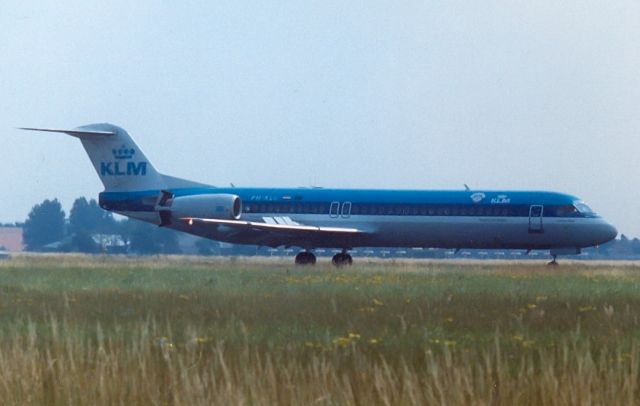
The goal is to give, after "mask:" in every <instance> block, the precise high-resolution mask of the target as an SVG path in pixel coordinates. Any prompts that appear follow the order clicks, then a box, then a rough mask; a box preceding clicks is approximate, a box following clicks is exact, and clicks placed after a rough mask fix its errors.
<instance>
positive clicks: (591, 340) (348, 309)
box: [0, 256, 640, 405]
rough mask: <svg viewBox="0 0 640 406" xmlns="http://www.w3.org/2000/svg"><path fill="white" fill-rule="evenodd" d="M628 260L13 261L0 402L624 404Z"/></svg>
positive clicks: (633, 349) (636, 356)
mask: <svg viewBox="0 0 640 406" xmlns="http://www.w3.org/2000/svg"><path fill="white" fill-rule="evenodd" d="M639 315H640V265H634V264H622V265H614V264H599V265H590V264H587V263H573V264H568V263H567V264H564V265H562V266H560V267H556V268H547V267H546V266H544V265H543V264H541V263H524V264H515V263H486V264H483V263H470V264H465V263H450V262H440V263H427V262H424V263H422V262H415V263H411V262H406V263H399V264H394V263H390V262H377V263H363V261H361V262H360V263H359V264H358V265H356V266H353V267H351V268H348V269H340V270H336V269H333V268H331V267H329V266H316V267H314V268H303V269H300V268H295V267H294V266H293V265H291V264H290V263H288V262H276V261H266V260H265V261H262V262H260V261H248V260H247V261H244V260H235V261H234V260H224V261H211V260H204V259H197V258H152V259H142V260H134V259H126V258H111V257H95V258H91V257H70V256H59V257H54V256H26V257H17V258H14V259H12V260H9V261H3V262H0V365H1V366H2V367H1V368H0V399H2V403H3V404H65V405H66V404H126V405H130V404H176V405H178V404H181V405H197V404H250V405H254V404H255V405H260V404H263V405H267V404H283V405H288V404H295V405H299V404H305V405H306V404H318V405H329V404H337V405H342V404H359V405H369V404H386V405H398V404H446V405H451V404H492V405H512V404H603V403H608V404H637V403H639V402H640V376H639V374H640V345H639V344H640V341H639V339H640V320H639Z"/></svg>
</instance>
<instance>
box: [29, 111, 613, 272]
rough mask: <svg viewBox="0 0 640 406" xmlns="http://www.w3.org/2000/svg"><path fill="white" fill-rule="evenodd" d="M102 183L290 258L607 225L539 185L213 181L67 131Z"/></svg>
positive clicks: (203, 229)
mask: <svg viewBox="0 0 640 406" xmlns="http://www.w3.org/2000/svg"><path fill="white" fill-rule="evenodd" d="M20 129H22V130H30V131H45V132H54V133H65V134H68V135H71V136H73V137H76V138H78V139H80V141H81V143H82V145H83V147H84V149H85V150H86V152H87V154H88V155H89V158H90V159H91V162H92V163H93V166H94V168H95V170H96V172H97V174H98V176H99V177H100V180H101V181H102V183H103V185H104V188H105V189H104V191H103V192H101V193H100V195H99V205H100V207H102V208H103V209H105V210H108V211H112V212H115V213H119V214H121V215H124V216H127V217H131V218H134V219H138V220H142V221H146V222H149V223H153V224H156V225H158V226H160V227H168V228H171V229H174V230H178V231H182V232H186V233H189V234H194V235H197V236H200V237H204V238H208V239H212V240H217V241H223V242H228V243H233V244H251V245H258V246H268V247H273V248H276V247H282V246H284V247H287V248H290V247H296V248H299V249H300V252H299V253H298V254H297V255H296V257H295V263H296V264H298V265H311V264H315V263H316V256H315V254H314V250H315V249H338V250H341V251H340V252H339V253H338V254H336V255H334V256H333V258H332V263H333V264H334V265H336V266H342V265H350V264H351V263H352V262H353V259H352V257H351V255H350V254H349V251H350V250H352V249H354V248H356V247H407V248H419V247H422V248H429V247H434V248H447V249H455V250H460V249H463V248H464V249H466V248H471V249H473V248H482V249H523V250H527V252H530V251H531V250H549V252H550V255H551V256H552V258H553V260H552V261H551V262H550V264H556V263H557V262H556V257H557V256H558V255H572V254H579V253H580V252H581V249H582V248H585V247H591V246H597V245H599V244H602V243H605V242H607V241H610V240H612V239H614V238H615V237H616V235H617V233H618V232H617V230H616V228H615V227H614V226H612V225H611V224H609V223H608V222H607V221H606V220H605V219H603V218H602V217H601V216H599V215H598V214H596V213H595V212H594V211H593V210H591V208H589V206H587V204H585V203H584V202H583V201H582V200H580V199H579V198H577V197H574V196H571V195H568V194H563V193H554V192H541V191H540V192H539V191H484V190H482V191H480V190H477V191H474V190H470V189H469V188H468V187H467V186H466V185H465V190H460V191H456V190H450V191H446V190H369V189H367V190H357V189H323V188H317V187H313V188H241V187H230V188H221V187H215V186H212V185H207V184H203V183H198V182H193V181H190V180H185V179H181V178H177V177H173V176H168V175H164V174H161V173H160V172H158V171H157V170H156V169H155V167H154V166H153V165H152V164H151V162H150V161H149V160H148V159H147V158H146V156H145V155H144V153H143V152H142V150H141V149H140V148H139V147H138V146H137V145H136V144H135V143H134V141H133V139H132V138H131V137H130V136H129V134H128V133H127V131H125V130H124V129H122V128H120V127H117V126H115V125H112V124H107V123H101V124H90V125H85V126H81V127H77V128H74V129H71V130H64V129H62V130H61V129H48V128H20Z"/></svg>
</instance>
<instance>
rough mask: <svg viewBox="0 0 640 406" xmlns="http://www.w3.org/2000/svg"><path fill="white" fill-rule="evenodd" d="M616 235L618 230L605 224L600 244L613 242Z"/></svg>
mask: <svg viewBox="0 0 640 406" xmlns="http://www.w3.org/2000/svg"><path fill="white" fill-rule="evenodd" d="M617 235H618V230H616V228H615V227H614V226H612V225H611V224H609V223H607V224H606V225H605V226H604V227H603V229H602V237H601V238H602V242H601V244H602V243H605V242H607V241H611V240H613V239H614V238H616V236H617Z"/></svg>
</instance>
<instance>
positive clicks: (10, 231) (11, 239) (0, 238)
mask: <svg viewBox="0 0 640 406" xmlns="http://www.w3.org/2000/svg"><path fill="white" fill-rule="evenodd" d="M3 247H4V248H3ZM2 250H5V251H9V252H22V251H24V242H23V239H22V227H0V251H2Z"/></svg>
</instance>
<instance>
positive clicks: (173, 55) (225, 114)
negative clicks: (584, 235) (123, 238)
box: [0, 0, 640, 236]
mask: <svg viewBox="0 0 640 406" xmlns="http://www.w3.org/2000/svg"><path fill="white" fill-rule="evenodd" d="M0 27H1V28H0V128H2V131H1V132H2V134H1V136H2V144H1V145H2V150H3V154H2V156H3V158H2V160H0V171H1V173H2V175H1V176H0V190H1V191H2V194H3V198H2V199H0V221H1V222H12V221H16V220H20V221H22V220H24V219H25V218H26V215H27V213H28V212H29V210H30V208H31V207H32V206H33V205H34V204H35V203H39V202H40V201H42V200H44V199H45V198H53V197H58V198H59V199H60V200H61V201H62V203H63V205H64V208H65V210H67V212H68V210H69V208H70V206H71V203H72V202H73V200H74V198H76V197H78V196H83V195H84V196H87V197H97V194H98V193H99V192H100V191H101V190H102V185H101V183H100V181H99V180H98V177H97V176H96V175H95V173H94V171H93V168H92V166H91V164H90V161H89V159H88V158H87V157H86V156H85V153H84V150H83V149H82V147H81V145H80V142H79V141H78V140H76V139H74V138H71V137H68V136H64V135H60V134H47V133H28V132H22V131H18V130H15V129H14V128H15V127H19V126H42V127H54V128H71V127H75V126H78V125H83V124H88V123H93V122H105V121H106V122H111V123H114V124H117V125H120V126H122V127H124V128H126V129H127V130H128V131H129V133H130V134H131V135H132V136H133V137H134V139H135V140H136V141H137V143H138V145H139V147H141V148H142V149H143V150H144V151H145V153H146V155H147V157H148V158H149V159H150V160H151V161H152V162H153V163H154V165H155V166H156V168H158V169H159V170H160V171H162V172H164V173H168V174H172V175H174V176H180V177H185V178H190V179H193V180H198V181H202V182H207V183H212V184H216V185H223V186H224V185H228V184H229V182H233V183H234V184H235V185H236V186H308V185H311V184H313V185H318V186H325V187H347V188H356V187H367V188H416V189H434V188H435V189H460V188H462V187H463V186H462V185H463V183H467V184H469V185H470V186H471V187H472V188H473V189H476V190H483V189H534V190H537V189H542V190H554V191H561V192H567V193H572V194H575V195H578V196H580V197H582V198H583V199H584V200H586V201H587V202H588V203H589V204H590V205H591V206H592V207H593V208H594V209H595V210H596V211H598V212H600V213H601V214H602V215H604V216H605V217H606V218H607V219H609V220H610V221H611V222H612V223H613V224H615V225H616V226H617V227H618V229H619V230H620V231H621V232H623V233H626V234H628V235H634V236H640V215H639V214H638V213H639V212H640V210H639V209H640V207H639V206H640V203H639V202H640V182H639V180H640V159H639V158H638V155H639V153H640V41H638V39H639V38H640V2H639V1H637V0H617V1H612V2H608V1H585V0H579V1H578V0H576V1H558V0H552V1H551V0H549V1H545V0H536V1H515V0H514V1H482V2H479V1H451V0H446V1H402V2H397V1H389V2H381V1H371V0H366V1H348V2H344V1H331V0H323V1H299V0H296V1H282V0H281V1H277V2H266V1H254V2H243V1H238V0H234V1H213V2H211V1H180V2H160V1H157V2H156V1H130V0H126V1H120V0H108V1H85V0H77V1H64V2H60V1H28V2H27V1H22V0H4V1H2V2H1V3H0Z"/></svg>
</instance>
